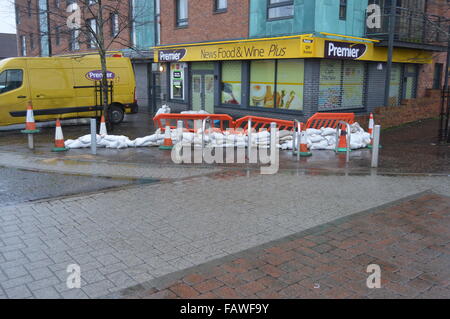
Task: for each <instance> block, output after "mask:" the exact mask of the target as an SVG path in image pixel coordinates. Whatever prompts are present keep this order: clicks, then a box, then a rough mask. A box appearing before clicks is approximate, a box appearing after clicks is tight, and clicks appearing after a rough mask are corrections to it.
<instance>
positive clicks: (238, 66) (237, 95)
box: [222, 61, 242, 105]
mask: <svg viewBox="0 0 450 319" xmlns="http://www.w3.org/2000/svg"><path fill="white" fill-rule="evenodd" d="M241 90H242V62H240V61H238V62H235V61H224V62H222V104H235V105H240V104H241V92H242V91H241Z"/></svg>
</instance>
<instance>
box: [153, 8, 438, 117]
mask: <svg viewBox="0 0 450 319" xmlns="http://www.w3.org/2000/svg"><path fill="white" fill-rule="evenodd" d="M178 2H179V1H175V3H176V4H177V3H178ZM180 2H185V3H189V6H188V8H189V9H190V8H191V6H193V4H195V3H196V2H197V1H195V0H193V1H180ZM211 2H214V1H211ZM228 2H229V3H228V6H230V5H232V3H231V2H230V1H228ZM372 2H373V1H372ZM368 4H369V1H351V0H349V1H332V2H331V1H322V0H316V1H281V2H280V1H271V0H268V1H257V0H250V1H249V8H248V9H249V21H248V37H247V38H239V39H235V38H231V39H230V38H227V37H223V38H222V39H220V38H219V39H218V38H217V36H216V37H214V38H207V39H204V41H199V39H198V37H197V38H195V41H194V42H195V43H191V41H184V44H183V43H180V42H182V41H181V40H180V39H178V40H177V41H174V42H166V41H164V34H165V33H167V32H168V31H167V30H166V29H170V26H167V25H164V24H163V25H162V30H163V31H162V45H161V46H158V47H156V48H155V62H158V63H159V69H160V71H162V73H161V81H162V82H161V83H162V86H161V87H166V88H167V90H166V91H164V92H162V97H163V98H162V101H161V103H167V104H169V105H170V106H171V108H172V109H173V111H175V112H176V111H183V110H199V109H204V110H206V111H208V112H211V113H213V112H214V113H227V114H231V115H232V116H235V117H238V116H241V115H248V114H251V115H259V116H266V117H276V118H286V119H293V118H298V119H301V120H304V119H305V118H308V117H309V116H311V115H312V114H314V113H316V112H355V113H357V114H367V113H370V112H372V111H373V110H374V109H375V108H377V107H380V106H385V103H384V93H385V89H386V87H387V85H386V70H387V64H386V62H387V59H388V48H387V45H386V41H385V39H384V38H383V36H382V35H383V33H382V32H381V31H383V30H375V31H378V32H375V31H374V30H368V29H367V27H366V17H367V16H366V9H367V5H368ZM199 10H200V9H199ZM204 10H210V8H207V9H204ZM383 10H384V9H383ZM162 12H164V10H162ZM189 12H190V11H189ZM176 14H177V12H175V15H176ZM187 16H188V21H189V22H188V23H187V24H186V25H184V26H183V28H182V31H183V32H187V30H188V29H189V27H190V23H191V22H190V21H191V20H190V19H191V18H190V15H189V14H188V15H187ZM196 16H197V17H198V16H201V11H200V12H198V10H197V11H196ZM177 18H178V16H176V17H175V18H174V19H175V20H174V21H175V22H176V21H178V20H177ZM163 19H164V18H163ZM382 19H383V20H382V28H384V27H385V25H386V21H387V20H386V18H384V17H382ZM163 21H164V20H163ZM400 21H401V20H400ZM400 27H401V24H400ZM221 29H223V28H221ZM164 30H166V31H164ZM175 30H176V32H178V31H180V30H178V29H176V28H175ZM338 32H340V33H338ZM185 39H190V38H189V37H187V38H185ZM399 40H402V39H400V38H397V39H396V42H395V44H396V45H395V48H394V54H393V66H392V71H391V81H390V85H389V87H388V88H387V89H389V105H387V106H395V105H399V104H400V103H401V101H402V100H404V99H411V98H415V97H417V96H418V91H419V84H418V82H419V81H418V78H419V74H420V72H421V70H422V69H423V68H424V66H426V65H429V64H431V63H432V61H433V53H434V52H437V51H439V50H442V46H439V45H435V44H433V45H431V44H426V43H419V42H416V43H415V45H409V44H408V43H402V41H399ZM405 42H408V41H405Z"/></svg>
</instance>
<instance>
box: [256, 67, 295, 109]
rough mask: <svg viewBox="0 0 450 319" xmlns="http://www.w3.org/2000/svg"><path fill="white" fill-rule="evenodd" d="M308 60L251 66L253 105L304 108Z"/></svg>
mask: <svg viewBox="0 0 450 319" xmlns="http://www.w3.org/2000/svg"><path fill="white" fill-rule="evenodd" d="M303 82H304V60H300V59H295V60H294V59H292V60H258V61H252V62H251V65H250V106H256V107H264V108H277V109H284V110H295V111H299V110H302V109H303Z"/></svg>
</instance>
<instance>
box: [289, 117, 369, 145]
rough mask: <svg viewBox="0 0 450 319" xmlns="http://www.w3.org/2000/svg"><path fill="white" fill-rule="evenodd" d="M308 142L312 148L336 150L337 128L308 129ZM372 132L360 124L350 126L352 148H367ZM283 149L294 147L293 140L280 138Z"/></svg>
mask: <svg viewBox="0 0 450 319" xmlns="http://www.w3.org/2000/svg"><path fill="white" fill-rule="evenodd" d="M305 135H306V144H307V145H308V147H309V148H310V149H311V150H334V149H336V143H337V140H336V129H334V128H329V127H322V128H321V129H320V130H318V129H313V128H310V129H307V130H306V134H305ZM370 140H371V138H370V134H369V133H366V132H365V131H364V130H363V128H362V127H361V126H360V125H359V124H358V123H355V124H352V125H351V126H350V148H351V149H353V150H354V149H360V148H365V147H367V145H369V144H370ZM280 144H281V149H285V150H287V149H292V140H289V141H287V142H285V143H282V142H281V140H280Z"/></svg>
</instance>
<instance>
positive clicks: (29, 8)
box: [27, 0, 31, 17]
mask: <svg viewBox="0 0 450 319" xmlns="http://www.w3.org/2000/svg"><path fill="white" fill-rule="evenodd" d="M27 12H28V17H31V0H28V1H27Z"/></svg>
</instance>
